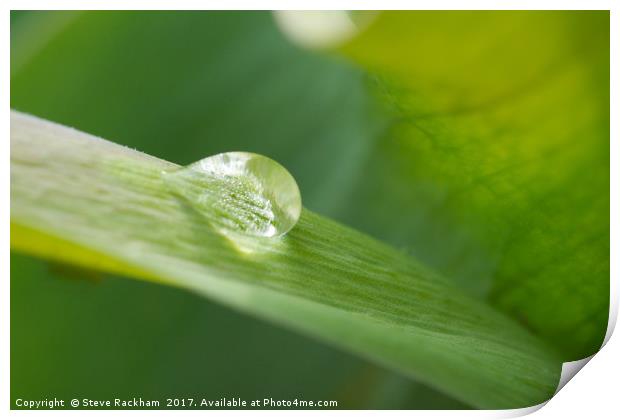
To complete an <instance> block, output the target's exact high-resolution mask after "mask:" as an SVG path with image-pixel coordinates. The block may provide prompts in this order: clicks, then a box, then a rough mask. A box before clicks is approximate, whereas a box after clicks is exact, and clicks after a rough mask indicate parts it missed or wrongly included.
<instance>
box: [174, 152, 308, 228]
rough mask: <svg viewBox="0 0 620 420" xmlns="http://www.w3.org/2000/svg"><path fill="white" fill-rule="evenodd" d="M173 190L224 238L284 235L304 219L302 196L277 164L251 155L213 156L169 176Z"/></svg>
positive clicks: (260, 156) (259, 156) (244, 153)
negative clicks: (225, 236) (301, 217)
mask: <svg viewBox="0 0 620 420" xmlns="http://www.w3.org/2000/svg"><path fill="white" fill-rule="evenodd" d="M164 178H165V180H166V183H167V184H168V186H170V187H171V188H173V190H174V191H175V192H176V193H178V194H180V195H181V196H182V197H184V198H185V199H187V200H188V201H189V202H190V203H191V204H192V206H193V207H194V208H195V209H196V210H198V211H199V212H200V213H202V214H203V215H204V216H205V217H206V218H207V219H208V220H209V221H210V222H211V224H212V225H213V226H214V227H215V228H216V229H217V230H218V231H220V232H222V233H224V234H229V233H232V234H237V233H241V234H244V235H250V236H263V237H277V236H282V235H284V234H285V233H287V232H288V231H289V230H291V229H292V228H293V226H295V224H296V223H297V221H298V220H299V216H300V214H301V194H300V193H299V188H298V187H297V183H296V182H295V179H294V178H293V176H292V175H291V174H290V173H289V172H288V171H287V170H286V169H285V168H284V167H283V166H282V165H280V164H279V163H278V162H276V161H274V160H272V159H269V158H268V157H265V156H262V155H258V154H255V153H247V152H229V153H221V154H219V155H214V156H210V157H208V158H205V159H202V160H199V161H198V162H195V163H192V164H191V165H188V166H186V167H183V168H180V169H178V170H176V171H173V172H166V173H164Z"/></svg>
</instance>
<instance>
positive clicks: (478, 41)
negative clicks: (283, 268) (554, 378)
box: [343, 11, 610, 360]
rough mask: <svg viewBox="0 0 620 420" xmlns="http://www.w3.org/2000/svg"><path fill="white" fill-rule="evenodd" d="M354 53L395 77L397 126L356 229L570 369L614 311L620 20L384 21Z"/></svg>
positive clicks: (545, 14)
mask: <svg viewBox="0 0 620 420" xmlns="http://www.w3.org/2000/svg"><path fill="white" fill-rule="evenodd" d="M343 51H344V53H345V54H347V55H348V56H350V57H352V58H353V59H354V60H355V61H356V62H359V63H360V64H362V65H363V66H364V67H366V68H367V69H370V70H371V71H373V72H374V73H375V74H379V75H381V76H382V77H383V78H384V80H385V82H384V83H379V84H377V89H376V90H377V91H378V94H379V95H380V96H381V97H382V98H383V100H384V102H385V103H388V104H389V105H388V106H389V109H390V110H391V111H392V112H393V114H394V118H395V123H394V125H393V126H392V129H391V130H390V133H389V134H388V135H386V136H385V137H384V138H383V139H382V141H380V142H377V143H376V148H375V149H374V150H373V152H372V156H373V159H372V160H369V161H367V166H366V167H365V172H364V173H365V180H366V182H364V183H363V184H360V185H359V187H358V188H357V189H356V193H355V194H354V198H353V199H352V200H351V206H352V207H351V208H354V207H357V208H363V209H364V211H359V212H351V213H350V214H351V215H352V217H353V218H354V221H350V223H352V224H353V225H354V226H357V227H359V228H361V229H362V230H365V231H367V232H370V233H371V234H372V235H374V236H376V237H379V238H381V239H383V240H386V241H388V242H390V243H392V244H395V245H400V246H405V247H410V249H411V250H412V252H413V253H414V254H415V255H416V257H418V258H419V259H421V260H422V261H425V262H426V263H427V264H429V265H430V266H432V267H434V268H436V269H438V270H440V271H441V272H443V273H444V274H446V276H447V277H449V278H452V279H453V280H455V281H458V282H459V284H461V285H462V286H463V287H464V288H465V289H468V290H469V291H471V292H472V293H474V294H477V295H479V296H481V297H485V298H487V299H489V300H490V301H491V302H492V303H493V304H494V305H495V306H496V307H498V308H499V309H501V310H503V311H505V312H507V313H508V314H510V315H511V316H513V318H515V319H517V320H519V321H520V322H522V323H523V324H524V325H526V326H527V327H528V328H529V329H530V330H531V331H533V332H534V333H536V334H538V335H540V336H542V337H543V338H545V339H546V340H547V341H548V342H549V343H550V344H551V345H553V346H554V347H555V348H556V349H557V350H558V351H559V352H561V354H562V355H563V357H564V358H565V360H576V359H581V358H584V357H587V356H589V355H591V354H593V353H594V352H596V351H597V350H598V349H599V348H600V346H601V344H602V341H603V337H604V336H605V331H606V329H607V318H608V313H609V310H608V308H609V275H610V272H609V176H610V173H609V12H606V11H495V12H487V11H478V12H467V11H441V12H437V11H423V12H385V13H381V14H380V15H378V17H377V18H376V19H375V21H374V22H373V24H372V25H370V27H369V28H368V29H367V30H366V31H364V32H362V33H361V34H360V35H359V36H357V37H355V38H354V39H353V40H352V41H351V42H349V43H348V44H347V45H345V46H344V47H343ZM379 194H381V197H382V198H383V199H382V200H376V199H374V198H375V197H377V196H378V195H379ZM395 209H397V210H396V211H395Z"/></svg>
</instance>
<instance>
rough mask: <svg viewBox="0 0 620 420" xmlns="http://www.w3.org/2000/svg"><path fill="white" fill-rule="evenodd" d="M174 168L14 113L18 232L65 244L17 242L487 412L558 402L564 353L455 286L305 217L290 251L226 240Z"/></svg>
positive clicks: (273, 243) (269, 241) (260, 241)
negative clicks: (183, 292) (282, 328)
mask: <svg viewBox="0 0 620 420" xmlns="http://www.w3.org/2000/svg"><path fill="white" fill-rule="evenodd" d="M174 168H176V165H174V164H172V163H169V162H166V161H162V160H159V159H156V158H154V157H151V156H149V155H145V154H142V153H140V152H136V151H133V150H131V149H128V148H124V147H121V146H118V145H115V144H113V143H110V142H107V141H104V140H101V139H98V138H94V137H91V136H88V135H85V134H82V133H80V132H77V131H75V130H71V129H67V128H64V127H62V126H58V125H54V124H51V123H48V122H45V121H42V120H40V119H36V118H32V117H28V116H25V115H23V114H19V113H12V115H11V173H12V182H11V221H12V223H13V224H14V225H15V226H17V227H20V229H23V228H25V229H26V230H27V231H28V232H29V233H30V234H31V235H34V234H36V232H41V233H42V234H43V235H44V237H45V240H46V241H48V242H49V241H53V238H59V239H61V241H58V242H56V243H55V246H54V247H51V246H47V247H42V246H40V245H39V244H38V242H37V241H32V240H29V241H23V240H19V231H14V232H13V233H14V234H12V235H11V238H12V241H16V242H14V244H15V245H16V246H17V244H19V247H20V249H21V250H22V251H30V247H31V246H32V247H33V248H34V251H35V252H38V253H43V252H44V251H42V249H43V250H47V251H45V252H46V253H47V256H48V257H50V258H58V259H61V260H63V261H65V262H69V263H74V264H80V262H81V263H84V264H86V265H89V264H90V263H91V262H92V258H93V255H99V256H100V257H101V258H102V259H103V260H104V261H103V262H102V265H103V266H106V267H112V266H115V265H117V266H119V267H120V268H121V270H122V272H123V273H135V274H136V275H138V271H139V272H146V273H148V275H147V276H146V277H147V278H149V279H157V280H158V281H161V282H164V283H166V284H170V285H174V286H177V287H181V288H186V289H189V290H192V291H195V292H198V293H200V294H203V295H205V296H208V297H209V298H211V299H214V300H216V301H220V302H222V303H225V304H227V305H230V306H232V307H235V308H237V309H239V310H241V311H245V312H248V313H251V314H254V315H256V316H259V317H262V318H265V319H269V320H272V321H274V322H277V323H279V324H282V325H286V326H288V327H290V328H294V329H297V330H299V331H302V332H304V333H306V334H309V335H311V336H314V337H317V338H319V339H322V340H326V341H328V342H330V343H333V344H335V345H337V346H340V347H342V348H344V349H347V350H349V351H352V352H355V353H357V354H360V355H363V356H366V357H369V358H371V359H373V360H376V361H378V362H380V363H383V364H385V365H387V366H390V367H392V368H394V369H397V370H400V371H402V372H404V373H407V374H409V375H412V376H414V377H416V378H419V379H421V380H423V381H424V382H426V383H429V384H432V385H433V386H435V387H437V388H439V389H441V390H443V391H445V392H447V393H449V394H450V395H453V396H455V397H457V398H459V399H461V400H463V401H465V402H468V403H470V404H473V405H475V406H478V407H490V408H491V407H492V408H507V407H522V406H527V405H533V404H536V403H539V402H542V401H544V400H545V399H547V398H549V397H550V396H551V395H552V394H553V391H554V390H555V386H556V385H557V381H558V379H559V370H560V363H559V360H558V359H557V358H556V356H555V355H554V353H553V352H551V351H550V350H549V349H548V348H547V347H546V346H545V345H544V344H542V343H541V342H540V341H539V340H538V339H536V338H535V337H534V336H532V335H531V334H529V333H527V332H526V331H525V330H524V329H522V328H521V327H520V326H519V325H518V324H516V323H515V322H513V321H511V320H510V319H508V318H506V317H505V316H503V315H501V314H500V313H498V312H496V311H494V310H492V309H491V308H489V307H487V306H486V305H484V304H482V303H480V302H478V301H477V300H475V299H472V298H470V297H468V296H467V295H465V294H463V293H462V292H461V291H459V289H458V288H457V287H456V286H454V285H453V284H452V283H451V282H449V281H447V280H446V279H444V278H442V277H440V276H437V275H435V274H433V273H432V272H431V271H429V270H427V269H426V268H424V267H423V266H421V265H420V264H418V263H416V262H415V261H414V260H412V259H410V258H408V257H406V256H404V255H402V254H401V253H399V252H397V251H396V250H394V249H392V248H390V247H389V246H386V245H384V244H381V243H379V242H377V241H375V240H373V239H371V238H369V237H367V236H365V235H363V234H360V233H358V232H355V231H353V230H351V229H348V228H345V227H343V226H341V225H339V224H337V223H335V222H332V221H330V220H328V219H326V218H323V217H321V216H318V215H316V214H314V213H312V212H310V211H307V210H304V211H303V213H302V217H301V219H300V221H299V222H298V224H297V225H296V227H295V228H294V229H293V230H292V231H291V232H289V234H287V235H286V236H285V237H284V238H282V239H280V240H274V239H273V238H256V237H252V238H247V239H246V240H240V238H236V239H235V240H231V239H230V238H228V237H222V236H221V235H220V234H218V233H217V232H216V231H214V230H213V229H212V228H211V227H210V224H209V221H208V220H205V216H203V215H201V214H197V212H196V211H195V210H193V208H192V206H191V205H188V203H186V202H184V201H181V200H179V199H178V197H177V196H176V195H175V194H173V193H171V192H170V191H169V189H168V188H166V186H165V185H164V181H163V179H162V175H161V173H162V171H169V170H171V169H174ZM200 185H201V187H203V188H209V184H208V182H207V181H203V182H202V183H201V184H200ZM30 239H32V237H30ZM67 242H69V243H71V244H72V245H71V246H72V247H79V248H84V249H88V250H89V251H90V253H89V254H88V255H87V256H86V257H85V259H84V260H82V261H80V260H79V259H78V258H80V256H81V255H84V254H80V253H67V252H63V250H62V247H63V245H64V244H66V243H67ZM107 258H109V260H110V261H107V260H106V259H107ZM136 270H137V271H136Z"/></svg>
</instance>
